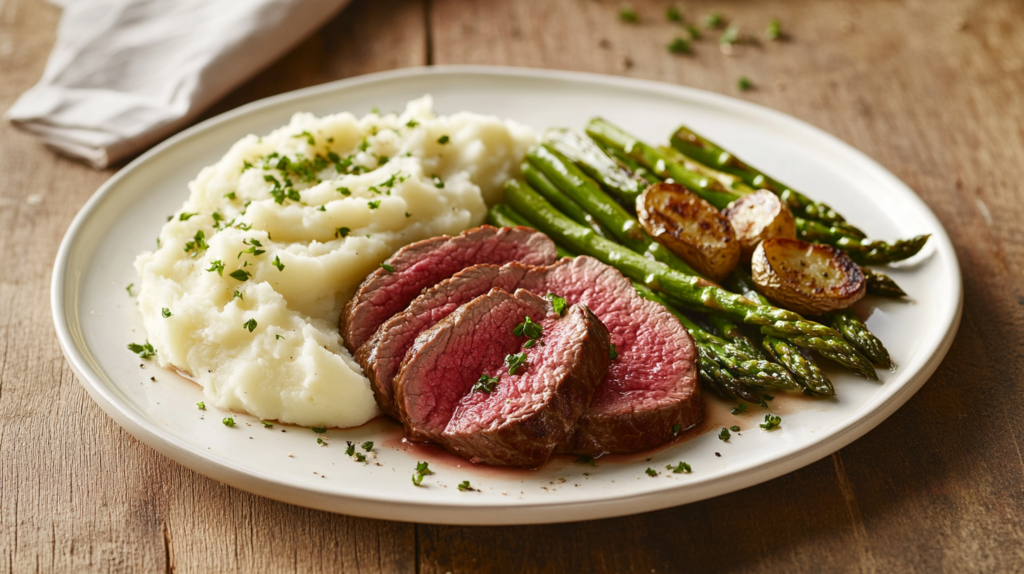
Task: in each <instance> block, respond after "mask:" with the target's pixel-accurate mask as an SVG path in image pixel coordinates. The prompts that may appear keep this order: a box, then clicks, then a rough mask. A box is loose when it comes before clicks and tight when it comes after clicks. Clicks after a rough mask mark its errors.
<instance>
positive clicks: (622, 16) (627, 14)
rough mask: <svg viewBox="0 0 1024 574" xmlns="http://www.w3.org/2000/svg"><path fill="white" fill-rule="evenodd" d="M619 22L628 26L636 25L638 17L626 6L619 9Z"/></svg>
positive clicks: (633, 9)
mask: <svg viewBox="0 0 1024 574" xmlns="http://www.w3.org/2000/svg"><path fill="white" fill-rule="evenodd" d="M619 20H622V21H623V22H629V23H630V24H636V23H637V22H639V21H640V15H639V14H637V13H636V9H635V8H633V7H632V6H630V5H629V4H626V5H625V6H623V7H622V8H620V9H619Z"/></svg>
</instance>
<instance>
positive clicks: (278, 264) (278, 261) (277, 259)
mask: <svg viewBox="0 0 1024 574" xmlns="http://www.w3.org/2000/svg"><path fill="white" fill-rule="evenodd" d="M271 265H273V266H274V267H277V270H278V271H284V263H281V256H280V255H275V256H274V262H273V263H271Z"/></svg>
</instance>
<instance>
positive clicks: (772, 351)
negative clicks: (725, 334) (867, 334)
mask: <svg viewBox="0 0 1024 574" xmlns="http://www.w3.org/2000/svg"><path fill="white" fill-rule="evenodd" d="M726 286H727V287H728V288H729V289H731V290H732V291H734V292H736V293H739V294H741V295H743V296H745V297H747V298H748V299H750V300H752V301H757V302H758V303H760V304H762V305H770V304H771V303H770V302H769V301H768V299H766V298H765V296H764V295H762V294H760V293H758V292H757V290H756V289H754V280H753V279H752V278H751V277H750V275H749V274H747V273H746V272H744V271H741V270H739V269H734V270H733V272H732V274H731V275H729V277H728V279H727V280H726ZM761 346H762V348H764V350H765V351H767V353H768V356H769V357H771V358H772V359H774V360H775V361H776V362H778V363H780V364H782V365H783V366H785V367H786V368H787V369H789V372H791V373H793V378H794V379H796V382H797V384H799V385H800V386H801V387H803V389H804V391H805V392H809V393H813V394H816V395H824V396H829V397H830V396H833V395H835V394H836V390H835V387H834V386H832V381H830V380H829V378H828V376H827V375H826V374H825V372H824V371H822V370H821V368H820V367H818V365H817V363H815V362H814V361H812V360H810V359H807V358H806V357H804V356H803V355H802V354H801V353H800V350H799V349H798V348H797V347H796V345H793V344H792V343H790V342H789V341H787V340H785V339H781V338H779V337H773V336H766V337H763V338H762V339H761Z"/></svg>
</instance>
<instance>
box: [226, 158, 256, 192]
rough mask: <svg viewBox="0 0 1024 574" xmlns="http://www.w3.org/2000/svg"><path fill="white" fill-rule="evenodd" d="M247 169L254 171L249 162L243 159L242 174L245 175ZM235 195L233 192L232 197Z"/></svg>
mask: <svg viewBox="0 0 1024 574" xmlns="http://www.w3.org/2000/svg"><path fill="white" fill-rule="evenodd" d="M247 169H252V164H251V163H249V160H247V159H243V160H242V173H245V170H247ZM234 193H235V192H233V191H232V192H231V194H232V195H234ZM231 199H234V197H232V198H231Z"/></svg>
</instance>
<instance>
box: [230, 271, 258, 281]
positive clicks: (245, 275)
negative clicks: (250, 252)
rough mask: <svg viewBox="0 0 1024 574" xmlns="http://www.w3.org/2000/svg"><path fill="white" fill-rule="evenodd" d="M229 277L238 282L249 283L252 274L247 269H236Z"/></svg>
mask: <svg viewBox="0 0 1024 574" xmlns="http://www.w3.org/2000/svg"><path fill="white" fill-rule="evenodd" d="M228 276H229V277H231V278H233V279H236V280H238V281H248V280H249V278H250V277H252V273H249V272H248V271H246V270H245V269H235V270H234V271H232V272H231V274H230V275H228Z"/></svg>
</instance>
